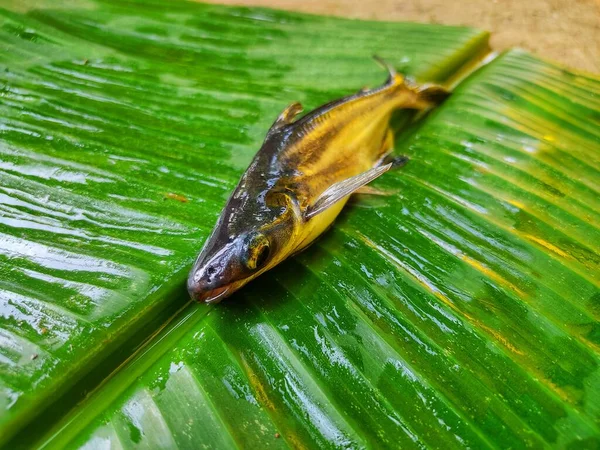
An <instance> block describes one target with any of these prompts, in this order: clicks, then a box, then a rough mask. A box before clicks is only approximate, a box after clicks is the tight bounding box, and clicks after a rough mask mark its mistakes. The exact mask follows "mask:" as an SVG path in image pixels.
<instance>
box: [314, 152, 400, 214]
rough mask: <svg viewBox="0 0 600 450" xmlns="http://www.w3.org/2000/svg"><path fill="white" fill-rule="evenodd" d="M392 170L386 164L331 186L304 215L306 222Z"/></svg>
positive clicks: (390, 164)
mask: <svg viewBox="0 0 600 450" xmlns="http://www.w3.org/2000/svg"><path fill="white" fill-rule="evenodd" d="M391 168H392V163H389V164H385V165H383V166H379V167H374V168H373V169H370V170H367V171H366V172H363V173H360V174H358V175H355V176H353V177H350V178H348V179H346V180H343V181H340V182H338V183H335V184H333V185H331V186H330V187H329V188H328V189H327V190H326V191H325V192H323V193H322V194H321V195H320V196H319V198H317V200H316V201H315V202H314V203H313V204H312V205H310V206H309V207H308V208H307V209H306V212H305V213H304V218H305V219H306V220H308V219H310V218H311V217H314V216H316V215H317V214H319V213H321V212H323V211H325V210H326V209H327V208H329V207H331V206H333V205H334V204H335V203H337V202H339V201H340V200H342V199H343V198H345V197H347V196H348V195H350V194H352V193H353V192H355V191H356V190H357V189H359V188H360V187H362V186H364V185H366V184H367V183H370V182H371V181H373V180H374V179H375V178H377V177H379V176H380V175H382V174H384V173H385V172H387V171H388V170H390V169H391Z"/></svg>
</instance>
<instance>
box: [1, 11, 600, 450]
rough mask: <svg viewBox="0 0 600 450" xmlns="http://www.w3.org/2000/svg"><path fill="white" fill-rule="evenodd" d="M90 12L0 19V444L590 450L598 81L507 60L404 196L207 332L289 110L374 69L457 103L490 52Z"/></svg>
mask: <svg viewBox="0 0 600 450" xmlns="http://www.w3.org/2000/svg"><path fill="white" fill-rule="evenodd" d="M37 5H39V2H38V3H37ZM49 5H51V4H49ZM81 5H82V6H81V7H79V6H77V7H73V6H69V7H67V8H65V9H52V7H51V6H49V7H47V8H42V9H37V10H31V11H29V12H27V13H25V14H23V9H27V8H24V7H23V5H22V4H21V3H19V4H17V3H15V6H11V7H9V8H8V10H4V11H2V15H1V17H2V20H3V22H1V25H0V30H1V31H0V32H1V33H2V40H1V41H0V42H2V43H3V44H4V45H5V48H7V49H8V46H10V51H8V50H7V51H5V52H2V53H1V54H0V64H2V65H3V66H4V67H5V69H7V70H5V71H4V72H0V86H3V88H2V97H0V117H1V118H2V121H1V122H0V155H1V159H0V179H1V181H0V208H1V210H0V211H2V213H1V216H0V232H1V233H2V237H1V238H0V271H1V273H2V274H3V277H2V278H1V279H0V299H2V302H3V304H2V316H1V320H2V322H0V333H1V336H2V339H0V364H1V366H0V370H1V371H0V388H1V389H2V398H3V400H2V404H3V405H4V407H3V411H2V416H0V424H1V426H2V433H0V436H2V438H3V440H4V441H7V440H8V439H9V438H10V437H11V436H13V435H14V437H13V440H12V441H11V442H10V443H9V444H8V446H12V447H14V446H19V445H21V446H31V445H35V446H41V445H46V446H47V447H50V448H64V447H78V446H85V447H86V448H98V447H103V448H105V447H108V446H109V445H110V447H111V448H113V447H114V448H120V447H124V448H130V447H133V446H140V447H147V448H168V447H176V446H178V447H181V448H198V447H201V446H203V447H207V448H235V447H244V448H267V447H309V448H316V447H346V448H348V447H351V448H357V447H377V448H379V447H394V448H397V447H406V448H429V447H431V448H444V449H445V448H453V447H457V448H468V447H470V448H495V447H500V448H523V447H526V446H527V447H533V448H543V447H549V446H554V447H559V448H567V447H570V446H573V447H574V446H577V447H580V448H594V447H596V446H599V445H600V439H599V434H600V433H599V428H600V411H599V409H600V398H599V396H600V381H599V379H598V378H599V374H598V371H599V370H598V360H599V358H600V356H599V353H598V348H599V344H600V332H599V328H598V318H599V316H600V308H599V307H598V306H599V304H600V303H599V302H600V294H599V291H598V284H599V281H600V280H599V276H598V274H599V270H598V269H599V268H598V265H599V262H600V256H599V255H598V253H599V252H598V243H599V242H600V239H599V237H600V236H599V233H600V232H599V230H598V224H599V223H600V222H599V221H598V216H599V210H600V208H599V203H600V197H599V196H598V191H599V188H598V186H599V181H600V177H599V173H598V172H599V169H600V127H599V126H598V124H599V121H600V80H598V79H596V78H593V77H591V76H586V75H583V74H576V73H571V72H568V71H566V70H564V69H562V68H560V67H556V66H554V65H552V64H550V63H546V62H542V61H539V60H537V59H535V58H533V57H531V56H529V55H527V54H525V53H521V52H511V53H508V54H506V55H503V56H501V57H499V58H497V59H496V60H494V61H492V62H491V63H489V64H488V65H487V66H485V67H483V68H482V69H480V70H478V71H476V72H475V73H474V74H472V75H470V76H469V77H468V78H467V79H466V80H465V81H463V82H462V83H461V84H460V85H459V86H458V87H457V88H456V89H455V92H454V94H453V95H452V97H451V98H450V99H449V100H448V101H447V102H446V103H445V104H444V105H443V106H441V107H440V108H439V109H438V110H436V111H434V112H433V113H432V114H431V115H430V116H429V117H427V118H425V119H423V120H421V121H420V122H419V123H418V124H417V126H415V127H413V128H411V129H408V130H405V132H404V133H403V134H401V135H400V138H399V140H398V142H397V151H398V152H402V153H406V154H408V155H410V157H411V162H410V164H408V165H407V166H406V167H405V168H403V169H402V170H401V171H397V172H394V173H390V174H386V175H385V177H382V179H380V180H378V181H377V182H376V186H377V187H378V188H380V189H382V190H385V191H387V192H388V193H389V194H390V195H386V196H377V197H375V198H365V197H361V198H359V199H357V200H356V201H355V202H353V204H352V205H350V206H349V207H348V208H347V209H346V210H345V211H344V212H343V214H342V215H341V216H340V218H339V220H338V221H337V222H336V224H335V226H334V228H333V229H332V230H331V231H330V232H328V233H327V234H326V235H324V236H323V237H322V238H321V239H320V240H319V241H318V242H317V243H316V244H315V245H314V246H313V247H311V248H310V249H308V250H307V251H305V252H304V253H302V254H301V255H299V256H297V257H295V258H293V259H291V260H289V261H287V262H285V263H284V264H282V265H281V266H279V267H278V268H276V269H275V270H273V271H271V272H269V273H267V274H265V275H263V276H262V277H261V278H260V279H258V280H256V281H255V282H253V283H251V284H250V285H248V286H247V287H246V288H244V289H243V290H242V291H240V292H239V294H236V295H234V296H233V297H232V298H231V299H229V300H228V301H227V302H224V303H222V304H221V305H218V306H216V307H206V306H204V305H195V304H186V293H185V290H184V288H183V280H184V278H185V275H186V272H187V269H188V268H189V265H190V263H191V261H192V259H193V257H194V256H195V253H196V252H197V250H198V249H199V248H200V246H201V244H202V242H203V240H204V238H205V237H206V235H207V233H208V232H209V231H210V228H211V227H212V225H213V224H214V222H215V220H216V218H217V216H218V213H219V210H220V208H221V207H222V205H223V203H224V201H225V199H226V197H227V195H228V193H229V192H230V190H231V189H232V187H233V186H234V185H235V183H236V181H237V178H238V177H239V175H240V173H241V171H243V170H244V168H245V166H246V164H247V163H248V161H249V159H250V158H251V157H252V155H253V153H254V152H255V151H256V149H257V148H258V146H259V145H260V141H261V139H262V136H263V135H264V132H265V130H266V129H267V127H268V126H269V124H270V122H271V121H272V120H273V118H274V117H275V116H276V115H277V113H278V112H279V111H280V110H281V109H283V107H284V106H285V105H286V104H287V103H289V102H291V101H294V100H301V101H303V102H304V103H305V105H306V107H307V108H312V107H314V106H316V105H318V104H319V103H322V102H324V101H327V100H329V99H331V98H335V97H338V96H340V95H343V94H346V93H348V92H350V91H353V90H355V89H356V88H358V87H360V86H362V85H364V84H368V83H370V84H372V85H373V84H376V83H378V82H381V81H382V80H383V78H384V74H382V73H381V71H380V70H379V69H378V68H377V67H376V66H375V65H373V64H372V63H371V62H370V61H369V58H370V56H371V54H372V53H378V54H380V55H381V56H383V57H384V58H386V59H388V60H390V62H391V63H392V64H394V65H395V66H398V68H399V69H402V70H405V71H407V72H409V73H413V74H416V75H417V76H418V77H420V78H421V79H423V80H425V79H426V80H433V81H442V80H446V79H448V78H450V77H458V76H460V74H461V73H462V72H464V67H466V66H468V64H469V62H471V61H473V60H474V59H476V58H477V57H478V56H479V55H480V54H481V53H482V52H483V51H485V49H486V42H487V36H486V35H485V34H484V33H478V32H476V31H472V30H467V29H462V28H447V27H435V26H434V27H431V26H424V25H414V24H385V23H368V22H354V21H346V20H341V19H330V18H319V17H313V16H302V15H296V14H289V13H282V12H273V11H267V10H261V9H241V8H234V9H230V8H224V7H216V6H206V5H196V4H189V3H179V2H176V3H169V4H168V5H166V4H165V3H162V2H156V3H147V2H144V3H143V7H142V6H141V5H142V3H135V2H127V3H124V2H105V1H103V2H96V1H94V2H86V3H85V5H83V4H81ZM38 7H39V6H38ZM9 10H10V11H9ZM179 308H181V310H180V311H179V312H178V313H177V314H176V315H175V316H174V317H173V318H172V319H171V320H168V319H169V317H171V316H172V314H173V313H174V311H175V310H177V309H179ZM144 339H146V343H145V344H144V345H143V346H142V347H141V348H140V349H139V350H138V351H137V352H135V356H134V358H133V359H132V360H131V361H128V362H127V363H126V364H124V365H122V366H119V364H120V363H121V362H122V361H123V360H125V359H126V358H127V357H128V356H129V355H131V354H132V353H133V352H134V350H136V346H137V345H138V344H139V343H140V342H141V341H142V340H144ZM113 369H114V370H113ZM111 371H113V372H112V374H110V376H109V373H110V372H111ZM100 381H103V383H102V384H100V385H99V386H98V387H97V388H96V389H95V391H94V392H93V393H92V394H91V395H90V396H89V397H87V398H85V399H84V400H83V401H81V402H80V403H79V404H78V405H77V406H76V407H75V408H73V409H71V407H72V406H73V404H74V403H75V402H76V401H78V400H79V399H81V396H82V395H83V393H84V392H85V391H87V390H90V389H94V387H95V386H97V385H98V384H99V383H100ZM69 410H70V411H69ZM24 427H27V428H26V429H24V430H23V431H21V432H19V430H20V429H23V428H24ZM49 427H51V428H50V429H48V428H49Z"/></svg>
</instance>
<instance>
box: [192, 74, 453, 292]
mask: <svg viewBox="0 0 600 450" xmlns="http://www.w3.org/2000/svg"><path fill="white" fill-rule="evenodd" d="M388 70H389V78H388V80H387V82H386V83H385V84H384V85H383V86H381V87H378V88H375V89H371V90H361V91H359V92H358V93H356V94H354V95H350V96H348V97H344V98H341V99H339V100H335V101H332V102H330V103H327V104H325V105H323V106H321V107H319V108H317V109H315V110H313V111H311V112H310V113H308V114H306V115H305V116H303V117H302V118H300V119H298V120H294V119H295V118H296V116H297V115H298V114H300V112H301V111H302V106H301V105H300V104H299V103H292V104H291V105H290V106H288V107H287V108H286V109H285V110H284V111H283V112H282V113H281V114H280V115H279V117H278V118H277V120H275V123H273V125H272V126H271V128H270V129H269V131H268V132H267V135H266V137H265V140H264V143H263V145H262V147H261V148H260V150H259V151H258V153H257V154H256V156H255V157H254V159H253V160H252V162H251V163H250V166H249V167H248V169H247V170H246V172H245V173H244V174H243V175H242V178H241V179H240V181H239V184H238V185H237V187H236V188H235V190H234V191H233V193H232V194H231V196H230V198H229V200H228V201H227V204H226V205H225V208H224V209H223V211H222V213H221V216H220V217H219V220H218V221H217V224H216V225H215V228H214V230H213V232H212V234H211V235H210V237H209V238H208V239H207V241H206V243H205V244H204V247H203V249H202V251H201V252H200V254H199V256H198V258H197V260H196V262H195V264H194V266H193V267H192V270H191V272H190V274H189V278H188V291H189V293H190V295H191V296H192V298H194V299H196V300H198V301H204V302H207V303H215V302H218V301H220V300H222V299H223V298H225V297H228V296H229V295H231V294H232V293H233V292H235V291H236V290H238V289H239V288H240V287H242V286H243V285H245V284H246V283H248V282H249V281H251V280H253V279H254V278H256V277H257V276H259V275H260V274H262V273H264V272H265V271H267V270H269V269H271V268H272V267H274V266H276V265H277V264H279V263H280V262H281V261H283V260H284V259H286V258H287V257H288V256H290V255H293V254H295V253H297V252H299V251H301V250H302V249H304V248H306V246H308V245H309V244H310V243H311V242H313V241H314V240H315V239H316V238H317V237H318V236H319V235H320V234H321V233H323V232H324V231H325V230H326V229H327V228H328V227H329V226H330V225H331V224H332V223H333V221H334V220H335V218H336V216H337V215H338V214H339V213H340V211H341V210H342V208H343V207H344V205H345V203H346V201H347V200H348V197H349V196H350V194H352V193H353V192H356V191H357V190H359V189H360V188H361V187H363V186H365V185H366V184H367V183H369V182H370V181H372V180H374V179H375V178H377V177H379V176H380V175H382V174H383V173H385V172H386V171H388V170H389V169H390V168H392V167H393V166H399V165H401V164H403V163H404V162H406V161H407V158H405V157H397V158H391V157H390V153H391V151H392V149H393V144H394V136H393V132H392V130H391V128H390V124H389V122H390V118H391V115H392V113H393V112H394V111H395V110H397V109H400V108H406V109H417V110H421V109H427V108H430V107H432V106H434V105H435V104H436V103H438V102H439V101H440V100H442V99H443V98H445V97H446V96H447V95H448V92H447V91H445V90H444V89H443V88H441V87H439V86H436V85H421V86H419V85H414V84H412V83H409V82H407V80H406V79H405V78H404V77H403V76H402V75H401V74H398V73H396V71H395V70H394V69H393V68H391V67H388Z"/></svg>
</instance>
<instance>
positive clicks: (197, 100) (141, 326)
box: [0, 0, 487, 447]
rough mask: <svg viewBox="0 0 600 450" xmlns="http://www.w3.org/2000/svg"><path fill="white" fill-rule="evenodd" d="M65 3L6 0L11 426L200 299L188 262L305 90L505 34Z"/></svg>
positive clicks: (466, 53) (2, 31)
mask: <svg viewBox="0 0 600 450" xmlns="http://www.w3.org/2000/svg"><path fill="white" fill-rule="evenodd" d="M55 3H56V2H54V1H47V2H42V1H29V2H27V1H25V2H24V1H22V0H19V1H14V2H13V1H12V0H11V1H7V2H4V3H3V8H4V9H1V10H0V46H1V48H2V51H0V95H1V96H0V273H1V274H2V276H1V277H0V301H1V302H2V307H1V311H2V314H1V315H0V336H1V338H0V430H1V431H0V442H7V441H8V440H9V439H10V438H11V436H13V435H17V437H16V438H15V439H16V440H17V441H18V442H21V441H20V439H21V438H22V439H24V440H25V441H27V439H32V438H34V437H37V434H38V433H41V431H38V432H33V431H32V430H33V429H38V428H44V427H46V426H49V425H50V424H51V423H52V422H53V421H54V420H56V419H57V418H59V417H60V416H61V415H62V414H64V413H65V412H66V411H68V410H69V409H70V408H71V407H72V406H73V405H74V404H75V403H76V402H77V401H79V400H80V399H81V398H82V397H83V396H84V395H85V394H86V393H87V392H89V391H90V390H92V389H93V388H94V387H95V386H97V385H98V384H99V383H100V382H102V381H103V380H104V379H105V378H106V377H107V376H108V375H109V374H110V373H111V372H112V371H113V370H114V369H115V368H116V367H118V366H119V365H120V364H121V363H122V362H123V361H124V360H126V359H127V358H128V357H130V355H131V354H132V353H133V352H134V351H135V350H136V348H137V347H138V346H139V345H140V343H141V342H143V341H144V340H147V339H148V338H149V336H151V335H152V334H154V333H155V332H156V331H157V330H158V329H160V328H161V327H162V326H164V324H165V323H166V322H167V321H168V319H169V318H170V317H172V316H173V314H174V313H175V312H176V311H177V310H179V309H180V308H182V307H183V306H184V305H185V304H186V303H187V302H188V297H187V293H186V292H185V288H184V279H185V276H186V273H187V271H188V270H189V267H190V264H191V262H192V260H193V258H194V257H195V254H196V253H197V252H198V251H199V249H200V248H201V245H202V243H203V241H204V239H205V237H206V236H207V234H208V232H209V231H210V228H212V226H213V225H214V222H215V221H216V218H217V216H218V214H219V211H220V209H221V208H222V206H223V203H224V201H225V199H226V198H227V196H228V195H229V192H230V191H231V190H232V189H233V187H234V186H235V184H236V182H237V180H238V178H239V176H240V174H241V173H242V172H243V170H244V169H245V167H246V166H247V164H248V163H249V161H250V159H251V158H252V156H253V155H254V153H255V152H256V150H257V149H258V148H259V146H260V143H261V140H262V139H263V137H264V133H265V130H266V129H267V128H268V126H269V125H270V123H271V122H272V121H273V120H274V118H275V117H276V116H277V115H278V114H279V112H280V111H281V110H282V109H283V108H284V107H285V106H287V104H289V103H291V102H292V101H298V100H299V101H302V102H303V103H305V106H306V107H307V108H313V107H316V106H317V105H319V104H321V103H323V102H325V101H328V100H331V99H333V98H337V97H339V96H341V95H345V94H348V93H350V92H353V91H356V90H357V89H359V88H360V87H362V86H364V85H365V84H371V85H376V84H378V83H381V82H382V81H383V80H384V79H385V76H386V75H385V73H384V71H383V70H382V69H381V68H379V67H377V65H376V64H375V63H373V61H372V60H371V57H372V55H373V54H374V53H376V54H378V55H379V56H381V57H383V58H385V59H387V60H388V61H389V62H390V63H391V64H394V65H395V66H397V67H398V68H399V69H401V70H404V71H406V72H407V73H410V74H412V75H415V76H417V77H420V78H421V79H422V80H430V81H443V80H446V79H448V78H449V77H450V76H451V75H454V74H455V73H456V72H457V71H459V69H460V68H461V67H462V66H463V65H464V64H466V63H467V62H468V61H471V60H473V59H474V58H476V56H477V54H479V53H481V52H484V51H485V50H486V48H487V35H486V33H482V32H479V31H476V30H472V29H466V28H451V27H435V26H434V27H430V26H425V25H417V24H395V23H374V22H358V21H351V20H342V19H332V18H322V17H316V16H306V15H298V14H291V13H283V12H276V11H269V10H264V9H246V8H226V7H222V6H209V5H201V4H195V3H188V2H164V1H154V2H148V1H139V2H124V1H95V0H94V1H86V2H72V3H71V4H68V3H67V4H66V6H57V5H56V4H55ZM235 301H237V300H234V302H235ZM202 311H203V313H202V314H204V313H206V312H208V310H207V309H206V308H204V309H202ZM20 430H22V431H21V433H20V434H19V431H20ZM19 436H20V437H19ZM21 444H22V445H26V444H25V443H23V442H21ZM8 446H9V447H14V444H12V445H8Z"/></svg>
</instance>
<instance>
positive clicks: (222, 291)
mask: <svg viewBox="0 0 600 450" xmlns="http://www.w3.org/2000/svg"><path fill="white" fill-rule="evenodd" d="M229 291H230V286H224V287H220V288H216V289H213V290H210V291H206V292H202V293H200V294H199V295H196V300H198V301H199V302H204V303H207V304H209V305H212V304H215V303H219V302H220V301H221V300H223V299H224V298H225V297H227V294H228V293H229Z"/></svg>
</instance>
